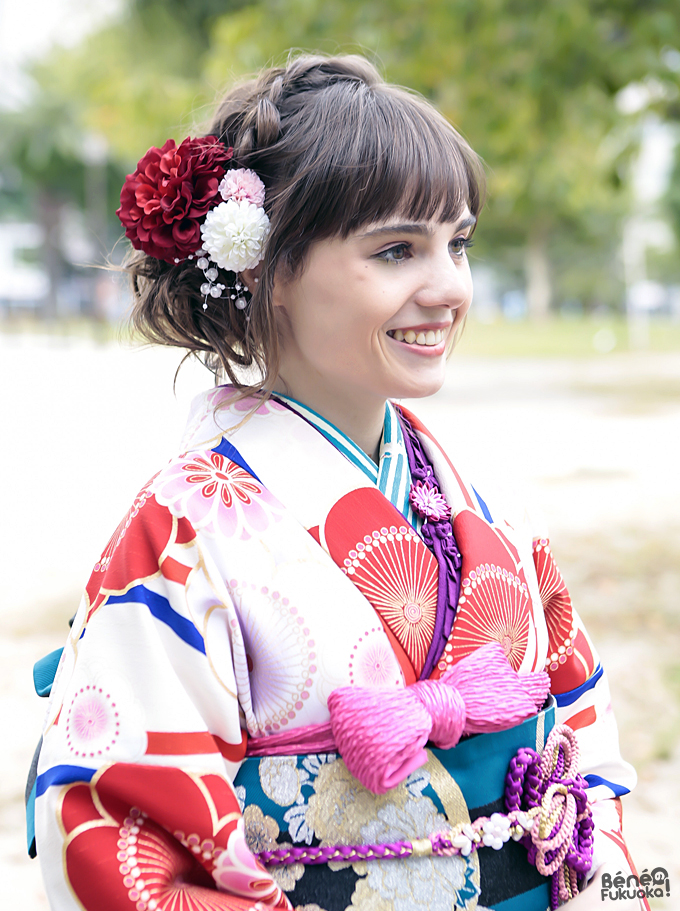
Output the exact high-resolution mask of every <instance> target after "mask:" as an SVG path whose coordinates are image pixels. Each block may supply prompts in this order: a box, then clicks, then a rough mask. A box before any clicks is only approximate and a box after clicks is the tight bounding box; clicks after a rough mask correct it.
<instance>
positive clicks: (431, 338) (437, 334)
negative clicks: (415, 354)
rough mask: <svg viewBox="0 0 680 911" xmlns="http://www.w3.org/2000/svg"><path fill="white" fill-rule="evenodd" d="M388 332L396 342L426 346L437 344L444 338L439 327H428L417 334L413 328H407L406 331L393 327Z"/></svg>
mask: <svg viewBox="0 0 680 911" xmlns="http://www.w3.org/2000/svg"><path fill="white" fill-rule="evenodd" d="M389 334H390V335H391V336H392V338H393V339H394V340H395V341H397V342H406V344H407V345H414V344H415V345H426V346H427V347H428V348H431V347H432V346H433V345H438V344H439V343H440V342H441V340H442V339H443V338H444V333H443V332H442V330H441V329H428V330H427V332H419V333H418V334H417V335H416V333H415V332H414V331H413V329H407V330H406V332H404V331H403V330H402V329H395V330H394V331H393V332H390V333H389Z"/></svg>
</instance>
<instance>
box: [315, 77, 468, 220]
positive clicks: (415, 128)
mask: <svg viewBox="0 0 680 911" xmlns="http://www.w3.org/2000/svg"><path fill="white" fill-rule="evenodd" d="M385 88H386V89H387V88H391V87H385ZM395 96H396V97H395ZM372 100H373V101H374V103H373V104H372V105H370V106H366V107H365V108H364V109H362V110H361V112H360V113H361V114H362V115H364V116H363V117H362V118H361V119H364V120H365V121H368V122H364V123H357V124H356V134H355V135H356V136H357V139H358V141H357V142H356V143H355V144H354V146H353V148H352V149H351V150H349V152H350V154H349V155H348V158H349V161H345V162H341V161H338V162H337V164H338V166H339V167H338V169H337V172H336V175H335V176H334V178H333V177H331V182H330V183H331V185H330V187H329V190H331V192H330V194H329V197H330V198H329V199H328V202H329V203H330V202H331V200H332V198H333V196H334V195H335V193H333V190H335V191H336V193H337V196H336V200H337V203H338V205H337V207H336V206H333V207H332V208H336V211H337V215H336V217H338V216H339V218H340V223H339V224H338V226H337V227H338V231H337V233H338V234H339V235H340V236H347V235H348V234H349V233H351V232H353V231H355V230H357V229H359V228H363V227H365V226H367V225H369V224H371V223H375V222H382V221H386V220H389V219H392V218H399V219H400V220H406V221H414V222H419V221H430V220H432V219H434V218H436V219H437V220H438V221H446V222H455V221H457V220H458V219H459V218H460V216H461V214H462V212H463V210H464V209H465V207H466V206H467V208H469V210H470V212H471V214H472V215H474V216H475V217H476V216H477V214H478V213H479V209H480V202H481V187H480V184H481V179H482V173H481V168H480V166H479V164H478V159H477V157H476V155H475V154H474V152H472V150H471V149H470V148H469V147H468V146H467V143H465V141H464V140H463V139H462V138H461V137H460V136H459V135H458V134H457V133H456V131H455V130H454V129H453V127H452V126H451V125H450V124H449V123H447V121H446V120H445V119H444V118H443V117H442V116H441V115H440V114H439V113H438V112H437V111H435V110H434V109H433V108H430V107H426V105H425V104H424V103H423V102H421V101H420V99H418V98H416V97H411V96H409V95H407V94H406V93H403V94H402V92H399V91H397V92H394V93H393V92H389V91H382V92H376V93H375V95H374V98H373V99H372ZM371 108H372V110H371ZM340 200H343V201H344V205H342V203H340ZM343 209H344V211H343ZM329 214H330V213H329ZM332 220H335V219H332Z"/></svg>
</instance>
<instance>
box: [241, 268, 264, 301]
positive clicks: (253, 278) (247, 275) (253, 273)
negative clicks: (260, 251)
mask: <svg viewBox="0 0 680 911" xmlns="http://www.w3.org/2000/svg"><path fill="white" fill-rule="evenodd" d="M261 273H262V263H258V264H257V265H256V266H255V268H254V269H244V270H243V272H240V273H239V275H240V277H241V281H242V282H243V284H244V285H245V286H246V288H247V289H248V290H249V291H250V293H251V294H254V293H255V290H256V288H257V284H258V282H259V281H260V275H261Z"/></svg>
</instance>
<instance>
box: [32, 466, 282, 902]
mask: <svg viewBox="0 0 680 911" xmlns="http://www.w3.org/2000/svg"><path fill="white" fill-rule="evenodd" d="M177 512H178V511H175V512H173V511H171V510H170V509H169V508H168V507H167V505H162V504H161V503H159V502H158V500H157V499H156V497H155V495H154V494H153V486H152V485H151V482H150V485H147V487H146V488H144V489H143V490H142V491H141V492H140V494H139V495H138V496H137V498H136V499H135V502H134V503H133V506H132V508H131V509H130V511H129V512H128V514H127V516H126V517H125V519H124V520H123V522H121V524H120V526H119V527H118V529H117V530H116V532H115V533H114V535H113V537H112V538H111V541H110V542H109V544H108V545H107V547H106V549H105V551H104V553H103V554H102V556H101V558H100V560H99V562H98V563H97V564H96V566H95V568H94V571H93V573H92V577H91V579H90V582H89V585H88V587H87V591H86V594H85V596H84V598H83V600H82V602H81V605H80V608H79V610H78V613H77V615H76V617H75V620H74V623H73V627H72V631H71V636H70V638H69V640H68V642H67V645H66V647H65V649H64V653H63V655H62V658H61V662H60V666H59V669H58V671H57V676H56V679H55V683H54V686H53V690H52V696H51V701H50V705H49V708H48V712H47V719H46V723H45V728H44V733H43V746H42V751H41V755H40V762H39V766H38V778H37V783H36V838H37V848H38V856H39V858H40V862H41V865H42V870H43V877H44V880H45V885H46V889H47V893H48V896H49V899H50V906H51V908H52V909H53V911H76V909H82V908H84V909H86V911H131V909H135V911H155V909H159V911H160V909H166V908H180V907H181V908H185V909H190V911H203V909H206V911H245V909H258V911H264V909H266V908H290V904H289V902H288V900H287V899H286V898H285V896H284V895H283V893H282V892H281V890H280V888H279V887H278V885H277V883H276V882H275V881H274V880H273V879H272V877H271V876H270V875H269V873H268V872H267V871H266V870H265V869H264V868H263V867H262V866H261V865H260V864H259V862H258V861H257V860H256V858H255V857H254V856H253V854H252V853H251V852H250V850H249V848H248V845H247V843H246V839H245V834H244V827H243V820H242V816H241V809H240V806H239V802H238V799H237V796H236V794H235V792H234V788H233V786H232V783H231V782H232V780H233V777H234V775H235V774H236V771H237V770H238V768H239V764H240V761H241V760H242V758H243V756H244V754H245V744H246V735H245V733H244V732H243V731H242V730H241V723H240V712H239V704H238V699H237V684H236V680H235V672H234V667H233V661H232V659H231V654H230V637H229V630H230V628H231V624H232V622H233V621H234V614H233V605H232V604H231V602H230V600H229V596H228V593H227V591H226V589H225V588H224V585H223V584H222V582H221V579H220V578H219V574H218V573H217V572H216V571H215V569H214V564H213V563H212V562H211V559H210V553H209V551H210V548H209V547H208V548H206V547H205V546H204V544H205V542H202V541H201V536H200V534H198V533H197V532H196V530H195V528H194V527H193V525H192V523H191V522H190V521H189V519H188V518H186V516H183V515H181V514H179V515H178V514H177ZM208 623H212V624H217V626H218V628H219V630H221V631H222V632H221V634H220V633H217V634H215V635H211V639H210V641H211V646H210V648H208V647H207V645H206V636H205V632H206V628H207V624H208Z"/></svg>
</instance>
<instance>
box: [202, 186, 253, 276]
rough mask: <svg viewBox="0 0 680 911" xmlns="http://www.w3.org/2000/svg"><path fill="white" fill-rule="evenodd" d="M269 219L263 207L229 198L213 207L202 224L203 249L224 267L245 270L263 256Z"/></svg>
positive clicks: (232, 270)
mask: <svg viewBox="0 0 680 911" xmlns="http://www.w3.org/2000/svg"><path fill="white" fill-rule="evenodd" d="M268 234H269V219H268V218H267V215H266V213H265V211H264V209H263V208H262V207H261V206H256V205H254V204H253V203H252V202H248V201H247V200H241V201H240V202H237V201H236V200H234V199H229V200H227V202H222V203H220V204H219V205H218V206H215V208H214V209H211V210H210V211H209V212H208V214H207V215H206V217H205V221H204V222H203V224H202V225H201V237H202V238H203V249H204V250H205V251H206V253H208V255H209V256H210V259H211V260H212V261H213V262H214V263H216V264H217V265H218V266H219V267H220V268H222V269H228V270H229V271H231V272H242V271H243V270H244V269H253V268H254V267H255V266H256V265H257V264H258V263H259V262H260V260H261V259H262V248H263V247H264V242H265V240H266V238H267V235H268Z"/></svg>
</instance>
